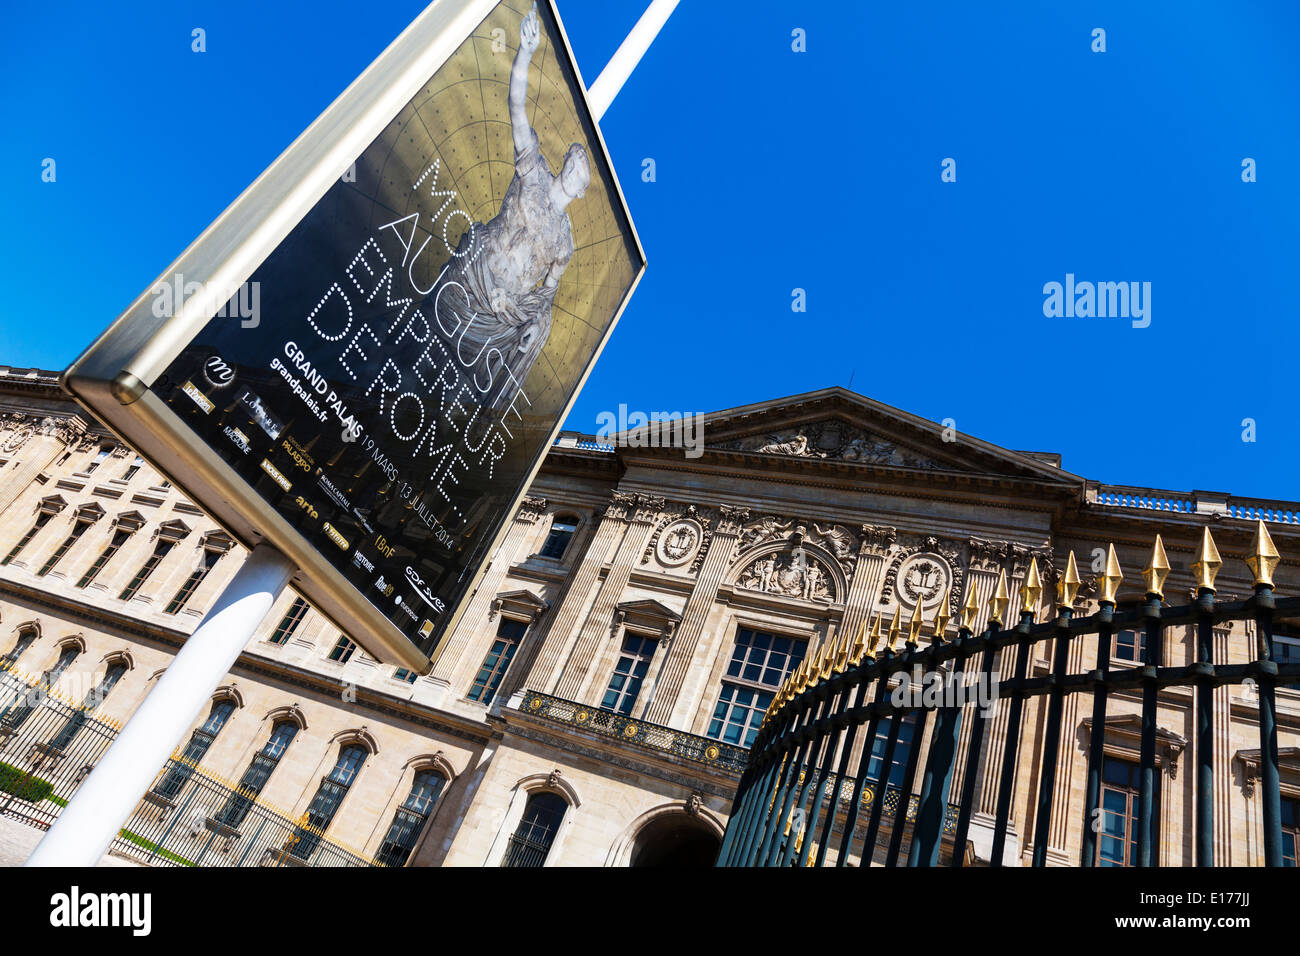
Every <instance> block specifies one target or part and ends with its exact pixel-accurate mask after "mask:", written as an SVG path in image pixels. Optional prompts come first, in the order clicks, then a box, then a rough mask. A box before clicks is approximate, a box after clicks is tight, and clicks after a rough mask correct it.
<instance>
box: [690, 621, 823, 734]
mask: <svg viewBox="0 0 1300 956" xmlns="http://www.w3.org/2000/svg"><path fill="white" fill-rule="evenodd" d="M807 649H808V648H807V643H806V642H805V641H798V640H795V639H793V638H789V637H782V636H780V635H777V634H768V633H765V632H763V631H754V630H750V629H749V628H747V627H742V628H739V629H738V630H737V631H736V646H735V647H734V648H733V649H732V652H731V663H730V664H729V665H728V666H727V673H726V674H725V675H724V677H723V679H722V690H721V692H720V693H719V694H718V705H717V706H716V707H715V708H714V710H713V719H712V720H711V721H710V722H709V731H708V735H709V736H710V737H713V738H714V739H715V740H724V741H726V742H727V743H729V744H737V745H738V746H741V747H748V746H749V745H750V744H752V743H753V742H754V737H755V736H757V735H758V728H759V725H760V724H762V722H763V715H764V714H765V713H767V708H768V707H770V706H771V705H772V698H773V697H774V696H775V694H776V692H777V690H778V689H780V687H781V684H782V682H783V681H784V680H785V679H786V677H788V676H789V675H790V673H791V672H792V671H793V670H794V669H795V668H796V667H798V666H799V663H800V662H801V661H802V660H803V656H804V653H805V652H806V651H807Z"/></svg>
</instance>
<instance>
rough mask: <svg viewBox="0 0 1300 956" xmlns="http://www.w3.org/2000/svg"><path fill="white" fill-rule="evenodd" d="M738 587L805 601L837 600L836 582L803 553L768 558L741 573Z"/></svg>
mask: <svg viewBox="0 0 1300 956" xmlns="http://www.w3.org/2000/svg"><path fill="white" fill-rule="evenodd" d="M736 586H737V587H740V588H744V589H745V590H747V591H761V592H763V593H765V594H780V595H784V596H786V597H796V598H802V599H803V600H805V601H826V602H828V603H830V602H833V601H834V600H835V590H834V589H835V582H834V579H833V578H832V577H831V574H830V571H829V570H828V569H827V568H826V566H825V565H823V564H822V563H821V561H820V560H819V559H818V558H815V557H813V556H812V555H810V554H808V553H807V552H805V551H802V550H792V551H789V552H784V553H775V554H766V555H763V556H761V557H759V558H756V559H755V560H753V561H752V562H750V564H749V565H748V566H747V567H746V568H745V569H744V570H743V571H741V572H740V577H738V578H737V579H736Z"/></svg>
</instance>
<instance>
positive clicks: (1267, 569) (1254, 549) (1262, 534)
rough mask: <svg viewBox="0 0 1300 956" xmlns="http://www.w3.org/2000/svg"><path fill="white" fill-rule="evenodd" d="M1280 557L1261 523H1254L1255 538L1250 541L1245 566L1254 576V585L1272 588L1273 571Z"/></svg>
mask: <svg viewBox="0 0 1300 956" xmlns="http://www.w3.org/2000/svg"><path fill="white" fill-rule="evenodd" d="M1280 560H1282V556H1281V555H1280V554H1278V551H1277V547H1276V546H1275V545H1274V544H1273V537H1272V536H1271V535H1270V534H1269V533H1268V528H1266V527H1264V522H1263V521H1256V522H1255V537H1253V538H1251V539H1250V553H1249V554H1247V555H1246V566H1247V567H1248V568H1250V573H1251V574H1253V575H1255V585H1256V586H1259V585H1267V586H1268V587H1272V586H1273V571H1274V569H1275V568H1276V567H1277V565H1278V562H1279V561H1280Z"/></svg>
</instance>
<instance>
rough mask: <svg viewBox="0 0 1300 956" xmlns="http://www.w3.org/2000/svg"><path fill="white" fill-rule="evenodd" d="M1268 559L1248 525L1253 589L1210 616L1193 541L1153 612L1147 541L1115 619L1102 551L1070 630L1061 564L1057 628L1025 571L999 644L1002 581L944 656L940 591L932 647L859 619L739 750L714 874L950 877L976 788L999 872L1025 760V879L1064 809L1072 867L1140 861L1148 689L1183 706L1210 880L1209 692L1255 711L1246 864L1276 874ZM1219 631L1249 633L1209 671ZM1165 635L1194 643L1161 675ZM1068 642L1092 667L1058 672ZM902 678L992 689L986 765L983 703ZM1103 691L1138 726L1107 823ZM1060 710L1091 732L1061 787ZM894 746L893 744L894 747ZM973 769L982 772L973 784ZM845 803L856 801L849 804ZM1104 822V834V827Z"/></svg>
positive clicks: (1150, 776) (1208, 577)
mask: <svg viewBox="0 0 1300 956" xmlns="http://www.w3.org/2000/svg"><path fill="white" fill-rule="evenodd" d="M1278 560H1279V558H1278V552H1277V550H1276V548H1275V547H1274V546H1273V542H1272V541H1271V539H1270V537H1269V534H1268V531H1267V529H1266V528H1265V527H1264V525H1263V523H1262V522H1259V524H1258V527H1257V530H1256V535H1255V539H1254V541H1253V542H1252V544H1251V547H1250V553H1249V554H1248V555H1247V557H1246V562H1247V564H1248V565H1249V567H1250V569H1251V572H1252V574H1253V576H1254V595H1253V596H1252V597H1251V598H1249V599H1248V600H1243V601H1230V602H1224V603H1219V602H1217V601H1216V600H1215V590H1214V580H1215V575H1216V574H1217V572H1218V569H1219V567H1220V565H1221V563H1222V562H1221V561H1220V558H1219V554H1218V551H1217V549H1216V548H1215V545H1214V542H1213V540H1212V538H1211V537H1210V535H1209V532H1208V530H1207V531H1205V532H1204V535H1203V538H1202V544H1201V549H1200V552H1199V554H1198V556H1197V559H1196V561H1195V562H1194V563H1193V565H1192V571H1193V573H1194V574H1195V575H1196V577H1197V581H1198V587H1197V590H1196V595H1197V596H1196V599H1195V601H1194V602H1193V603H1191V604H1188V605H1185V606H1180V607H1166V606H1165V603H1164V596H1163V592H1164V585H1165V580H1166V578H1167V576H1168V573H1169V562H1168V561H1167V560H1166V558H1165V554H1164V548H1163V544H1162V543H1161V541H1160V539H1159V537H1157V539H1156V544H1155V548H1154V551H1153V555H1152V560H1151V562H1150V566H1149V567H1148V568H1147V569H1146V570H1145V571H1144V572H1143V578H1144V582H1145V587H1146V598H1145V601H1144V602H1141V604H1140V606H1138V607H1134V608H1132V609H1125V610H1120V609H1119V608H1118V607H1117V601H1116V595H1117V591H1118V588H1119V585H1120V582H1121V581H1122V579H1123V577H1122V573H1121V570H1120V567H1119V563H1118V561H1117V560H1116V556H1115V552H1114V548H1113V547H1112V548H1111V549H1110V552H1109V555H1108V559H1107V562H1106V566H1105V569H1104V571H1103V572H1102V573H1101V574H1100V575H1099V576H1098V580H1097V585H1098V604H1099V609H1098V610H1097V611H1096V613H1093V614H1091V615H1088V616H1083V617H1075V615H1074V610H1073V609H1074V605H1075V603H1076V599H1077V597H1078V591H1079V585H1080V583H1081V582H1080V579H1079V575H1078V572H1077V568H1076V566H1075V561H1074V555H1073V554H1071V555H1070V556H1069V560H1068V562H1067V565H1066V568H1065V570H1064V572H1063V573H1062V574H1060V575H1059V577H1058V581H1057V599H1056V615H1055V618H1054V619H1053V620H1051V621H1048V622H1044V623H1035V620H1034V619H1035V611H1036V609H1037V608H1038V606H1039V600H1040V596H1041V592H1042V583H1041V579H1040V578H1039V576H1038V573H1037V569H1036V565H1035V564H1034V563H1032V562H1031V564H1030V566H1029V568H1028V570H1027V573H1026V575H1025V578H1024V584H1023V586H1022V588H1021V595H1020V596H1021V602H1020V604H1021V610H1020V613H1019V620H1018V622H1017V623H1016V624H1015V625H1014V626H1012V627H1010V628H1009V629H1004V628H1003V627H1002V622H1003V621H1004V620H1005V619H1006V616H1007V611H1008V608H1009V605H1010V595H1009V594H1008V591H1007V582H1006V575H1005V571H1004V572H1002V574H1001V575H1000V576H999V579H998V582H997V588H996V591H995V592H994V594H993V596H992V599H991V600H990V601H989V602H988V608H989V624H988V626H987V627H986V628H984V629H983V630H982V632H981V633H978V634H977V633H975V632H974V622H975V621H976V619H977V618H978V617H979V612H980V604H979V602H978V600H977V599H976V598H975V593H974V589H973V588H971V589H969V594H968V595H967V598H966V601H965V602H964V606H963V608H962V610H961V621H960V626H959V627H958V630H957V636H956V638H955V639H954V640H945V639H944V634H945V629H946V624H947V607H948V596H947V595H945V596H944V600H943V601H941V602H940V604H939V612H938V613H939V617H938V619H937V620H936V621H934V622H932V624H933V627H932V636H931V637H930V640H929V643H928V645H927V646H925V647H922V646H921V632H922V630H923V629H925V628H926V626H927V623H926V622H925V621H924V620H923V618H922V613H921V610H920V604H919V602H918V606H917V608H916V610H915V611H914V613H913V615H912V620H911V622H910V623H909V624H908V626H907V629H906V635H905V637H906V640H905V643H904V645H903V646H902V647H901V648H899V649H898V650H897V651H896V650H895V646H896V645H897V644H898V640H899V638H900V637H903V636H904V633H903V629H902V628H901V627H900V621H899V615H898V614H896V615H895V617H894V622H893V624H892V625H890V627H889V632H888V636H887V638H885V637H883V636H882V634H881V622H880V620H879V619H877V620H876V621H875V622H874V625H873V628H872V632H871V634H870V635H869V636H868V635H866V634H865V633H859V635H858V636H857V638H856V640H855V641H853V642H852V643H850V641H849V640H848V639H847V636H846V637H845V638H844V639H843V640H842V641H841V642H839V643H838V644H837V645H836V646H834V647H829V648H827V649H826V650H825V651H824V652H823V653H821V654H820V655H817V656H815V657H813V658H810V659H807V660H805V661H804V663H803V664H801V666H800V668H799V669H798V671H797V672H796V673H795V674H794V675H793V676H792V677H791V678H790V679H789V680H787V681H786V683H785V684H784V685H783V686H782V687H781V689H780V691H779V692H778V694H777V695H776V698H775V699H774V701H773V703H772V706H771V708H770V709H769V711H768V713H767V716H766V719H765V721H764V724H763V726H762V727H761V729H760V730H759V733H758V736H757V738H756V740H755V742H754V745H753V747H752V748H751V751H750V758H749V763H748V767H747V768H746V770H745V773H744V775H743V776H742V778H741V781H740V785H739V788H738V791H737V795H736V799H735V802H734V805H733V807H732V813H731V818H730V821H729V824H728V827H727V832H726V835H725V837H724V840H723V844H722V848H721V851H720V854H719V859H718V864H719V865H720V866H792V865H798V866H813V865H816V866H825V865H834V866H858V865H870V864H872V863H879V864H883V865H886V866H896V865H900V864H906V865H911V866H935V865H938V864H939V863H941V862H946V863H951V865H954V866H962V865H965V864H968V863H971V862H973V861H975V856H974V853H973V844H972V842H971V841H970V839H969V838H970V833H971V826H972V817H973V815H974V810H975V807H976V797H977V794H976V786H977V783H978V782H979V781H981V780H984V781H985V782H984V784H983V786H984V787H985V799H986V800H987V799H988V796H989V795H988V791H987V788H988V787H990V786H993V787H995V788H996V803H995V805H996V809H995V811H994V813H993V820H992V821H991V832H992V835H991V850H990V852H989V854H988V862H989V864H990V865H993V866H1000V865H1002V863H1003V862H1004V857H1005V855H1006V844H1007V838H1008V834H1009V831H1010V826H1009V823H1010V817H1011V812H1012V799H1013V791H1014V789H1015V786H1016V780H1017V777H1018V776H1019V777H1022V778H1023V777H1024V776H1026V774H1025V773H1024V772H1023V771H1022V766H1023V765H1024V763H1025V762H1029V763H1030V767H1031V768H1036V770H1034V771H1031V775H1032V776H1034V777H1036V784H1037V786H1036V788H1031V793H1030V797H1031V801H1030V802H1031V804H1032V820H1033V832H1032V834H1031V836H1032V847H1033V853H1032V865H1034V866H1043V865H1046V863H1047V862H1048V859H1047V851H1048V847H1049V836H1050V833H1051V828H1052V826H1053V818H1054V816H1055V817H1057V818H1058V819H1059V818H1060V815H1061V814H1063V813H1080V812H1081V813H1082V819H1081V820H1080V821H1079V822H1080V824H1081V827H1080V831H1079V832H1080V833H1081V834H1082V836H1081V845H1080V847H1079V850H1078V857H1077V859H1078V862H1079V863H1080V864H1081V865H1083V866H1092V865H1096V864H1098V863H1106V862H1124V863H1133V864H1135V865H1138V866H1151V865H1156V863H1157V862H1158V858H1157V856H1156V855H1155V847H1156V845H1157V827H1158V815H1157V812H1156V810H1157V801H1158V800H1159V799H1160V793H1159V779H1160V778H1159V773H1158V771H1157V741H1158V738H1159V728H1158V727H1157V721H1156V714H1157V704H1158V698H1159V695H1160V693H1161V691H1162V690H1166V689H1171V688H1185V689H1190V691H1191V694H1192V696H1193V697H1194V702H1193V706H1194V711H1195V714H1194V726H1195V727H1196V746H1195V768H1194V774H1193V777H1192V780H1191V789H1192V791H1193V804H1194V806H1195V822H1194V830H1195V833H1194V847H1195V852H1194V859H1195V862H1196V864H1197V865H1198V866H1209V865H1213V862H1214V849H1213V848H1214V837H1213V834H1214V829H1215V801H1214V782H1215V781H1214V761H1215V748H1216V737H1215V726H1216V716H1215V700H1214V690H1215V688H1217V687H1220V686H1222V685H1240V686H1243V687H1244V688H1246V689H1247V690H1248V691H1249V692H1250V696H1251V697H1254V698H1256V699H1257V701H1258V733H1259V750H1258V752H1257V753H1253V755H1252V758H1251V759H1252V760H1254V761H1256V762H1257V767H1256V768H1255V769H1254V770H1253V771H1252V772H1254V773H1257V775H1258V782H1257V783H1256V784H1254V786H1255V787H1256V789H1257V791H1258V796H1259V798H1260V801H1261V804H1262V812H1261V814H1260V816H1261V818H1262V831H1263V834H1262V837H1263V849H1264V861H1265V864H1266V865H1268V866H1280V865H1294V862H1295V856H1296V853H1295V831H1296V821H1295V820H1293V819H1290V818H1289V817H1285V819H1284V813H1283V807H1282V801H1281V796H1280V792H1281V789H1280V770H1279V763H1278V759H1279V758H1278V742H1277V712H1276V699H1275V688H1276V687H1277V686H1280V685H1285V684H1288V683H1293V682H1294V681H1295V680H1296V678H1297V677H1300V662H1282V663H1279V661H1278V656H1277V649H1276V648H1275V641H1274V633H1273V628H1274V622H1275V621H1280V620H1283V619H1294V618H1300V598H1295V597H1293V598H1285V599H1279V598H1277V597H1276V596H1275V595H1274V588H1273V581H1272V572H1273V570H1274V568H1275V567H1276V565H1277V563H1278ZM1229 621H1251V622H1253V624H1254V637H1253V646H1252V647H1251V648H1250V652H1249V654H1248V655H1246V657H1247V658H1248V659H1247V661H1246V662H1245V663H1229V662H1227V661H1223V660H1218V661H1216V660H1215V655H1214V653H1213V649H1214V646H1215V645H1214V640H1213V629H1214V627H1215V625H1216V624H1218V625H1221V624H1222V623H1223V622H1229ZM1177 626H1188V627H1190V628H1191V629H1192V630H1193V631H1194V632H1195V636H1196V640H1195V646H1194V651H1193V652H1192V654H1191V656H1192V657H1193V658H1194V659H1193V660H1192V662H1191V663H1189V664H1181V665H1177V666H1171V665H1169V664H1167V663H1166V650H1165V646H1166V629H1168V628H1171V627H1177ZM865 630H866V628H865V625H864V628H863V631H864V632H865ZM1122 632H1130V633H1131V634H1132V635H1133V636H1134V637H1135V638H1136V636H1137V635H1140V636H1141V641H1140V643H1139V644H1137V646H1138V647H1139V652H1138V653H1136V654H1135V657H1136V664H1135V665H1134V666H1127V665H1126V666H1123V667H1115V666H1112V665H1113V663H1114V662H1113V661H1112V659H1111V655H1112V643H1113V639H1114V637H1115V635H1117V634H1120V633H1122ZM1085 635H1095V637H1096V643H1097V654H1096V664H1095V667H1092V668H1090V669H1088V670H1086V671H1083V672H1077V673H1071V672H1070V667H1069V659H1070V647H1071V644H1072V642H1074V641H1076V640H1078V639H1079V638H1081V637H1083V636H1085ZM1234 640H1239V641H1240V640H1246V638H1242V637H1236V638H1234ZM882 645H883V646H882ZM1040 647H1041V648H1042V649H1044V650H1046V651H1047V655H1048V656H1047V660H1048V661H1049V663H1048V666H1047V672H1046V674H1044V675H1043V676H1030V663H1031V656H1036V655H1035V654H1034V652H1035V650H1037V649H1039V648H1040ZM1003 654H1012V655H1014V670H1013V671H1012V674H1013V676H1012V677H1011V679H1010V680H1001V681H999V680H998V675H1000V674H1001V673H1002V661H1001V655H1003ZM1235 656H1240V655H1235ZM918 669H919V671H920V673H923V674H939V675H941V677H940V679H939V680H938V681H936V686H943V687H955V686H963V685H964V686H970V679H971V678H974V679H975V681H976V683H977V684H982V685H983V686H985V687H987V686H991V685H993V684H998V686H997V694H996V696H997V697H998V698H1000V699H1001V700H1004V701H1006V706H1005V709H1004V710H1003V711H1002V714H1003V716H1004V718H1005V720H1004V729H1003V732H1002V735H1001V739H1000V740H997V741H995V740H993V739H992V738H991V737H990V739H989V741H988V743H989V744H990V745H997V746H990V747H989V748H988V749H987V752H986V749H985V738H986V736H988V735H989V734H990V726H991V723H992V717H993V715H994V714H995V713H997V708H996V707H991V706H987V701H985V700H981V699H980V697H981V695H979V694H971V695H961V694H955V695H954V694H943V693H937V694H935V695H933V699H931V698H930V695H925V694H918V693H910V692H909V693H901V694H900V693H899V692H898V691H899V688H900V685H901V686H902V687H903V689H904V690H908V691H910V690H915V689H916V686H915V684H913V683H912V682H911V681H910V680H907V681H906V682H905V675H906V673H907V672H912V673H917V671H918ZM1116 693H1123V694H1125V695H1126V696H1132V697H1135V698H1140V706H1141V716H1140V722H1138V723H1137V725H1136V727H1135V729H1134V733H1135V734H1136V735H1137V737H1138V740H1139V744H1138V754H1137V756H1138V759H1137V762H1136V765H1135V766H1134V768H1133V772H1132V775H1131V778H1130V779H1129V780H1127V781H1126V785H1127V786H1128V787H1129V789H1130V792H1131V802H1130V803H1129V804H1128V805H1126V806H1124V807H1121V808H1118V809H1116V808H1115V807H1112V806H1110V805H1109V804H1106V805H1103V800H1102V797H1103V791H1104V790H1105V785H1106V784H1107V783H1109V782H1110V781H1108V780H1103V770H1104V769H1106V768H1108V766H1109V765H1108V763H1107V754H1106V751H1105V740H1106V733H1105V731H1104V728H1106V726H1107V708H1108V700H1109V698H1110V697H1111V696H1112V695H1114V694H1116ZM1070 695H1081V696H1082V698H1083V699H1084V700H1087V699H1088V698H1090V703H1091V718H1090V720H1088V721H1086V724H1087V726H1088V727H1089V728H1090V729H1091V731H1092V732H1091V733H1090V736H1089V744H1088V750H1087V760H1086V766H1085V771H1086V774H1085V776H1084V777H1083V778H1082V779H1081V780H1077V781H1076V780H1070V779H1058V778H1061V766H1062V764H1063V762H1062V761H1061V760H1059V759H1058V758H1059V757H1060V753H1059V746H1060V740H1061V729H1062V714H1063V710H1064V703H1065V701H1066V699H1067V697H1069V696H1070ZM1032 697H1045V698H1046V702H1045V706H1044V708H1043V712H1044V713H1045V718H1044V732H1043V737H1042V740H1043V744H1042V750H1041V753H1034V754H1029V755H1025V754H1021V753H1019V752H1018V750H1019V745H1020V739H1021V730H1022V722H1023V719H1024V707H1025V704H1026V701H1028V700H1029V699H1030V698H1032ZM1080 703H1081V704H1082V703H1083V701H1080ZM1220 716H1221V717H1228V718H1230V716H1231V715H1230V714H1227V715H1224V714H1221V715H1220ZM963 724H968V725H969V728H968V729H969V732H968V734H967V740H966V748H965V754H964V756H965V760H964V763H963V769H962V773H961V778H960V788H959V789H960V792H959V793H958V794H956V795H954V794H952V793H951V791H952V790H953V787H954V770H955V768H956V767H957V765H958V763H959V762H961V761H960V758H961V756H962V755H961V754H959V745H960V742H961V735H962V727H963ZM931 725H933V726H931ZM904 730H907V731H908V733H909V735H910V741H911V745H910V746H907V745H904V746H903V747H902V748H901V749H900V737H901V736H902V734H903V731H904ZM927 733H928V740H929V745H928V752H927V753H926V755H925V760H924V764H923V765H922V763H921V757H922V742H923V741H924V740H925V739H927ZM999 747H1000V749H998V748H999ZM896 757H901V761H900V760H896ZM1220 757H1221V758H1222V757H1223V755H1222V754H1221V755H1220ZM985 758H986V762H985V763H984V764H983V767H982V769H983V771H984V773H983V774H981V773H979V772H977V768H980V767H981V760H982V759H985ZM881 776H885V777H886V778H887V779H888V780H889V781H890V782H891V783H896V786H897V795H896V796H893V799H892V800H891V799H890V793H889V791H891V790H893V789H894V787H892V786H891V787H889V788H888V789H887V796H886V799H884V800H875V799H874V790H875V787H876V786H877V785H878V784H877V780H878V779H879V778H880V777H881ZM1073 784H1082V788H1081V789H1082V793H1083V797H1082V806H1079V801H1077V800H1075V801H1074V802H1070V801H1069V800H1068V799H1062V800H1058V799H1057V797H1058V796H1061V795H1064V796H1065V797H1066V798H1068V797H1069V796H1070V793H1071V787H1072V785H1073ZM914 791H916V792H914ZM854 793H860V794H862V797H861V798H860V799H857V800H854V799H853V798H852V795H853V794H854ZM1108 793H1109V792H1108ZM845 794H847V795H848V796H847V799H845ZM869 794H870V795H871V796H868V795H869ZM837 795H838V796H837ZM954 796H955V799H953V798H954ZM950 799H951V800H952V803H950ZM1287 806H1288V812H1293V811H1294V807H1293V806H1291V803H1290V802H1288V805H1287ZM1027 816H1029V815H1028V814H1027ZM1111 820H1116V821H1119V824H1120V825H1118V826H1117V827H1115V828H1111V827H1110V826H1109V821H1111ZM1116 834H1119V835H1118V837H1117V836H1116ZM1284 834H1285V840H1284ZM806 836H807V837H809V838H805V837H806ZM1103 842H1104V843H1105V844H1106V846H1105V848H1104V849H1105V852H1102V849H1103V848H1102V847H1101V844H1102V843H1103ZM1108 854H1109V855H1108Z"/></svg>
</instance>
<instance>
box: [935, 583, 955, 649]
mask: <svg viewBox="0 0 1300 956" xmlns="http://www.w3.org/2000/svg"><path fill="white" fill-rule="evenodd" d="M951 600H952V585H949V586H948V587H947V588H945V589H944V592H943V597H942V598H940V599H939V606H938V607H937V608H936V609H935V612H934V636H935V637H937V638H938V639H939V640H943V633H944V631H946V630H948V619H949V618H950V617H952V613H951V612H950V611H949V610H948V602H949V601H951Z"/></svg>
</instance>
